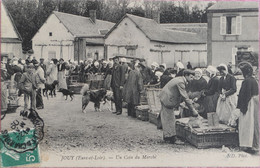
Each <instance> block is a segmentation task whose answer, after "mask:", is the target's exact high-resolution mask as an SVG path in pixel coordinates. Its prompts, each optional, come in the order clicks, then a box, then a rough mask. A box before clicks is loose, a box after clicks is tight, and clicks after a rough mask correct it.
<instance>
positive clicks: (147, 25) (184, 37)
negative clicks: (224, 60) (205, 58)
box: [126, 14, 206, 44]
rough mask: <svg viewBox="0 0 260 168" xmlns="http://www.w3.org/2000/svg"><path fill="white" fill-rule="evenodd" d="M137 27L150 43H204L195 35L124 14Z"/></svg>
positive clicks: (204, 41)
mask: <svg viewBox="0 0 260 168" xmlns="http://www.w3.org/2000/svg"><path fill="white" fill-rule="evenodd" d="M126 16H127V17H129V18H130V19H131V20H132V21H133V22H134V23H135V24H136V25H137V27H138V28H139V29H140V30H141V31H142V32H143V33H144V34H145V35H146V36H147V37H148V38H149V39H150V40H152V41H158V42H166V43H189V44H190V43H200V44H202V43H206V40H204V39H203V38H201V37H200V36H199V35H198V34H196V33H191V32H185V31H176V30H170V29H166V28H164V27H163V26H161V25H160V24H158V23H157V22H155V21H154V20H153V19H148V18H144V17H139V16H135V15H130V14H126Z"/></svg>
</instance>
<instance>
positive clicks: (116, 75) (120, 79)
mask: <svg viewBox="0 0 260 168" xmlns="http://www.w3.org/2000/svg"><path fill="white" fill-rule="evenodd" d="M124 83H125V72H124V69H123V67H122V66H121V65H120V64H118V65H114V66H113V70H112V80H111V87H112V88H119V87H120V86H124Z"/></svg>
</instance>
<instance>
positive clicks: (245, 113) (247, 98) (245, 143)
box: [237, 63, 259, 153]
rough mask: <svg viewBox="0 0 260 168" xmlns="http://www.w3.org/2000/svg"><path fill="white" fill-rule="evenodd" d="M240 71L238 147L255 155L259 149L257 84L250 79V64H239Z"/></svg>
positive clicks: (251, 73)
mask: <svg viewBox="0 0 260 168" xmlns="http://www.w3.org/2000/svg"><path fill="white" fill-rule="evenodd" d="M240 64H241V63H240ZM240 69H241V71H242V73H243V76H244V78H245V79H244V81H243V83H242V86H241V89H240V91H239V95H238V102H237V108H238V109H240V117H239V146H240V147H242V148H244V150H246V151H247V152H250V153H255V152H258V149H259V121H258V120H259V118H258V106H259V105H258V103H259V99H258V83H257V81H256V79H255V78H254V77H252V75H253V68H252V66H251V64H250V63H245V64H241V67H240Z"/></svg>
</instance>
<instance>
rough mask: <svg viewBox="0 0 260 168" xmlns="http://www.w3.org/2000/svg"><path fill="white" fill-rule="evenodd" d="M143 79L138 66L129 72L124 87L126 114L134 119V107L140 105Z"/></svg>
mask: <svg viewBox="0 0 260 168" xmlns="http://www.w3.org/2000/svg"><path fill="white" fill-rule="evenodd" d="M143 85H144V84H143V78H142V75H141V73H140V65H139V64H136V66H135V69H133V70H130V72H129V75H128V78H127V80H126V83H125V86H124V100H125V101H126V102H127V114H128V116H131V117H134V118H135V117H136V113H135V107H136V106H137V105H138V104H139V103H140V93H141V92H142V91H143V88H144V86H143Z"/></svg>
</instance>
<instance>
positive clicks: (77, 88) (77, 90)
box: [68, 83, 85, 94]
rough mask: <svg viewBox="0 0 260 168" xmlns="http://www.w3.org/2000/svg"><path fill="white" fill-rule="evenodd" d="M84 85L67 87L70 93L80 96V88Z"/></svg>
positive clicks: (78, 84) (75, 84)
mask: <svg viewBox="0 0 260 168" xmlns="http://www.w3.org/2000/svg"><path fill="white" fill-rule="evenodd" d="M84 85H85V83H72V84H71V85H69V86H68V89H69V90H70V91H73V92H74V94H80V91H81V88H82V87H83V86H84Z"/></svg>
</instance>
